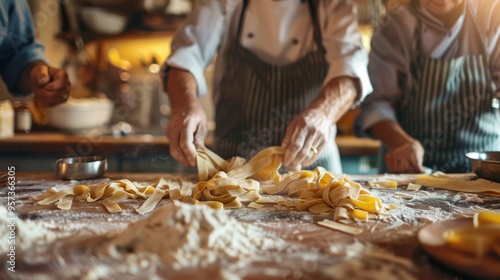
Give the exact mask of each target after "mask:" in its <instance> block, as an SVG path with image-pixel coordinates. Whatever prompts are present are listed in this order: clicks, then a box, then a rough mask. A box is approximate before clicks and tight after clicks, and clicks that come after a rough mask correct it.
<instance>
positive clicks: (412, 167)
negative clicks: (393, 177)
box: [385, 140, 425, 173]
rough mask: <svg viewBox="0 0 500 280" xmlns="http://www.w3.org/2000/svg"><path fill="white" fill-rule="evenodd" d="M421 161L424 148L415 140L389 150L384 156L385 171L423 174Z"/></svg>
mask: <svg viewBox="0 0 500 280" xmlns="http://www.w3.org/2000/svg"><path fill="white" fill-rule="evenodd" d="M423 159H424V147H423V146H422V144H420V142H419V141H417V140H411V141H408V142H406V143H404V144H402V145H400V146H398V147H396V148H393V149H390V150H389V151H388V152H387V154H386V156H385V162H386V165H387V170H388V171H389V172H392V173H424V172H425V169H424V166H423Z"/></svg>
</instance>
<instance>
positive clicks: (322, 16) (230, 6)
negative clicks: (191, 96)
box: [165, 0, 371, 99]
mask: <svg viewBox="0 0 500 280" xmlns="http://www.w3.org/2000/svg"><path fill="white" fill-rule="evenodd" d="M241 3H242V1H241V0H225V1H224V0H200V1H197V5H196V7H195V9H194V10H193V12H192V13H191V14H190V16H188V18H187V19H186V21H185V23H184V25H183V26H182V28H180V29H179V30H178V31H177V33H176V35H175V37H174V40H173V42H172V53H171V55H170V56H169V58H168V59H167V61H166V64H165V65H166V66H167V65H168V66H173V67H177V68H181V69H184V70H187V71H189V72H190V73H191V74H193V76H194V77H195V79H196V82H197V85H198V95H200V96H201V95H204V94H206V92H207V83H206V81H205V76H204V71H205V69H206V68H207V66H208V65H209V64H210V63H211V62H212V61H213V58H214V55H215V53H216V52H217V51H218V50H219V47H220V51H219V55H218V56H217V60H216V71H215V75H214V82H215V91H214V94H215V95H216V96H217V91H218V85H219V83H220V81H221V79H222V77H223V75H224V70H225V69H224V65H225V64H224V56H223V55H222V54H223V53H224V51H225V50H226V48H227V47H228V45H229V43H230V42H231V40H233V38H234V36H235V34H236V31H237V28H236V27H237V25H238V22H239V21H238V19H239V15H240V14H241V7H242V5H241ZM318 17H319V19H318V20H319V25H320V28H321V32H322V34H321V35H322V40H323V46H324V48H325V50H326V54H325V57H326V60H327V62H328V63H329V65H330V66H329V69H328V72H327V75H326V77H325V80H324V83H327V82H328V81H330V80H331V79H333V78H336V77H341V76H348V77H353V78H357V79H359V81H360V86H361V89H362V94H361V96H360V97H359V98H360V99H362V98H363V97H364V96H365V95H366V94H368V93H369V92H370V91H371V84H370V80H369V78H368V73H367V69H366V67H367V63H368V56H367V52H366V50H365V49H364V48H363V45H362V42H361V35H360V33H359V32H358V23H357V14H356V5H355V4H354V3H353V1H351V0H320V1H319V7H318ZM249 33H252V35H253V36H248V35H249ZM294 40H296V41H297V42H298V43H296V44H294ZM240 43H241V44H242V45H243V46H244V47H245V48H247V49H249V50H250V51H252V52H254V53H255V54H256V55H257V56H258V57H259V58H260V59H262V60H263V61H265V62H267V63H270V64H275V65H285V64H288V63H291V62H294V61H296V60H298V59H300V58H301V57H303V56H305V55H306V54H307V53H309V52H311V51H314V50H316V49H317V46H316V44H315V43H314V40H313V25H312V21H311V17H310V13H309V7H308V4H307V1H304V2H302V1H301V0H282V1H271V0H259V1H250V2H249V5H248V7H247V10H246V15H245V20H244V25H243V29H242V36H241V38H240Z"/></svg>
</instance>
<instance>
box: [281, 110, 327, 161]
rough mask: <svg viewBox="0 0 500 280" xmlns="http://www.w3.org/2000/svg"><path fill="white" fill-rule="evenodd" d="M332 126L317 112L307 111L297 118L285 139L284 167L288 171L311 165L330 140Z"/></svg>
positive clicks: (289, 126)
mask: <svg viewBox="0 0 500 280" xmlns="http://www.w3.org/2000/svg"><path fill="white" fill-rule="evenodd" d="M331 125H332V123H331V120H330V119H329V118H328V117H327V116H324V115H323V114H321V112H318V111H317V110H305V111H303V112H301V113H300V114H298V115H297V116H295V118H294V119H293V120H292V122H290V124H289V125H288V127H287V129H286V134H285V137H284V138H283V144H282V147H284V148H285V149H286V151H285V156H284V160H283V165H284V166H285V167H287V168H288V170H301V169H302V167H305V166H308V165H311V164H312V163H313V162H314V161H315V160H316V159H317V158H318V157H319V155H320V154H321V151H323V149H324V147H325V145H326V143H327V141H328V140H329V139H328V136H329V133H330V127H331Z"/></svg>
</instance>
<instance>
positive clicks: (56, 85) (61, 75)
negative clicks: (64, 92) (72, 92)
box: [44, 70, 70, 91]
mask: <svg viewBox="0 0 500 280" xmlns="http://www.w3.org/2000/svg"><path fill="white" fill-rule="evenodd" d="M69 84H70V83H69V79H68V75H67V74H66V73H65V72H64V71H62V70H56V71H55V72H54V73H52V80H51V82H49V83H47V84H46V85H45V86H44V88H45V89H46V90H52V91H58V90H61V89H66V88H67V86H68V85H69Z"/></svg>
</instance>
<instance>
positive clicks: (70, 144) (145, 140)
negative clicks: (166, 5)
mask: <svg viewBox="0 0 500 280" xmlns="http://www.w3.org/2000/svg"><path fill="white" fill-rule="evenodd" d="M159 131H161V130H159ZM336 141H337V145H338V146H339V151H340V154H341V155H376V154H377V153H378V150H379V148H380V142H379V141H376V140H372V139H368V138H357V137H355V136H353V135H347V136H342V135H340V136H337V139H336ZM212 144H213V141H212V137H207V140H206V142H205V145H207V147H210V146H212ZM88 150H92V151H93V152H94V153H98V154H101V155H114V154H127V153H130V152H131V151H134V152H139V153H142V154H154V153H158V151H168V139H167V138H166V137H165V136H163V135H158V133H155V134H149V133H141V134H132V135H127V136H123V137H122V136H111V135H99V134H97V135H88V136H86V135H71V134H67V133H61V132H55V131H47V132H43V131H41V132H33V133H29V134H15V136H14V137H11V138H7V139H0V154H17V153H29V154H46V153H58V154H67V153H77V154H81V155H82V154H83V153H85V152H86V151H88Z"/></svg>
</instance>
